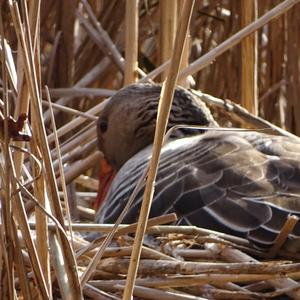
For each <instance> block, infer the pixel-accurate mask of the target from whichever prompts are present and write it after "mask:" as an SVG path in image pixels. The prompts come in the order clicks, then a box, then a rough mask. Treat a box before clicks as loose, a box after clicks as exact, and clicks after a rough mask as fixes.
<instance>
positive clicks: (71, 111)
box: [42, 100, 98, 122]
mask: <svg viewBox="0 0 300 300" xmlns="http://www.w3.org/2000/svg"><path fill="white" fill-rule="evenodd" d="M42 104H43V105H45V106H47V107H50V104H49V103H48V102H47V101H44V100H43V101H42ZM51 106H52V108H55V109H57V110H59V111H64V112H66V113H69V114H72V115H74V116H81V117H83V118H86V119H87V120H89V121H94V122H96V121H97V120H98V118H97V117H95V116H92V115H90V114H87V113H85V112H82V111H79V110H76V109H73V108H69V107H65V106H62V105H59V104H56V103H52V104H51Z"/></svg>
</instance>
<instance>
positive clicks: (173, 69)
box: [123, 1, 194, 300]
mask: <svg viewBox="0 0 300 300" xmlns="http://www.w3.org/2000/svg"><path fill="white" fill-rule="evenodd" d="M193 6H194V1H186V2H185V6H184V9H183V13H182V16H181V19H180V22H179V24H178V31H177V32H178V33H177V37H176V40H175V43H174V52H173V54H172V58H171V65H170V69H169V74H168V76H167V80H166V82H165V83H164V85H163V88H162V92H161V99H160V101H159V107H158V115H157V121H156V130H155V135H154V143H153V149H152V157H151V161H150V165H149V172H148V177H147V182H146V186H145V192H144V197H143V202H142V207H141V211H140V215H139V218H138V227H137V232H136V236H135V240H134V244H133V251H132V255H131V259H130V264H129V269H128V274H127V281H126V287H125V290H124V294H123V299H124V300H130V299H131V297H132V293H133V288H134V284H135V278H136V274H137V268H138V264H139V257H140V254H141V248H142V244H143V240H144V235H145V231H146V227H147V219H148V217H149V212H150V207H151V202H152V198H153V192H154V189H153V187H154V181H155V177H156V173H157V168H158V163H159V157H160V151H161V147H162V145H163V140H164V135H165V132H166V128H167V122H168V118H169V114H170V109H171V104H172V98H173V94H174V89H175V84H176V81H177V76H178V71H179V67H180V63H181V59H182V51H183V47H184V43H185V40H186V34H187V30H188V27H189V24H190V19H191V14H192V10H193Z"/></svg>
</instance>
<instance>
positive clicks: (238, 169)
mask: <svg viewBox="0 0 300 300" xmlns="http://www.w3.org/2000/svg"><path fill="white" fill-rule="evenodd" d="M160 90H161V87H160V86H159V85H154V84H133V85H130V86H128V87H125V88H123V89H121V90H120V91H119V92H118V93H116V94H115V95H114V96H113V97H112V98H111V99H110V101H109V102H108V104H107V105H106V106H105V108H104V110H103V111H102V113H101V115H100V116H99V121H98V124H97V130H98V143H99V149H100V150H101V151H103V153H104V155H105V157H106V159H107V161H108V162H109V164H110V165H111V166H112V168H113V169H114V170H115V171H116V172H117V175H116V176H115V177H114V179H113V180H112V184H111V186H110V188H109V190H108V191H107V193H106V196H105V199H104V201H103V202H104V203H103V204H102V205H101V207H100V208H99V210H98V212H97V216H96V220H97V222H105V223H113V222H115V220H116V219H117V217H118V216H119V214H120V213H121V211H122V210H123V208H124V206H125V204H126V202H127V200H128V199H129V197H130V195H131V193H132V191H133V189H134V187H135V185H136V183H137V180H138V179H139V177H140V176H141V174H142V172H143V170H144V169H145V168H146V165H147V164H148V162H149V158H150V154H151V143H152V141H153V136H154V130H155V122H156V114H157V105H158V100H159V95H160ZM176 124H193V125H203V126H208V127H216V126H218V125H217V123H216V121H215V120H214V119H213V117H212V114H211V113H210V111H209V109H208V108H207V107H206V106H205V104H204V103H202V102H201V101H200V100H199V99H198V98H196V97H194V96H193V94H191V93H190V92H189V91H187V90H185V89H183V88H180V87H178V88H177V89H176V90H175V94H174V100H173V105H172V109H171V114H170V119H169V124H168V127H172V126H173V125H176ZM299 192H300V142H299V140H298V139H296V138H295V139H293V138H288V137H283V136H273V135H267V134H264V133H259V132H255V131H251V132H250V131H239V132H237V131H230V132H228V131H213V130H212V131H206V132H204V133H203V130H202V132H200V131H199V130H192V129H186V128H185V129H178V130H176V131H175V133H174V134H173V135H172V137H171V138H170V140H169V141H168V142H167V144H166V145H165V146H164V147H163V149H162V154H161V160H160V165H159V170H158V175H157V180H156V184H155V193H154V198H153V203H152V207H151V212H150V217H154V216H158V215H162V214H166V213H171V212H175V213H176V214H177V216H178V218H179V224H185V225H196V226H199V227H204V228H208V229H212V230H217V231H220V232H223V233H229V234H233V235H236V236H240V237H245V238H247V239H249V240H250V241H253V242H254V243H255V244H260V245H265V246H270V245H272V243H273V242H274V239H275V238H276V236H277V234H278V232H279V230H280V229H281V227H282V226H283V224H284V223H285V221H286V218H287V216H288V215H289V214H295V215H298V216H299V215H300V210H299V211H297V209H294V210H291V208H290V207H289V203H292V202H297V201H300V199H299ZM102 196H103V195H102ZM142 196H143V188H142V189H141V190H140V192H139V193H138V195H137V197H136V199H135V202H134V204H133V205H132V207H131V208H130V209H129V211H128V213H127V214H126V216H125V219H124V221H123V222H124V223H132V222H135V221H136V220H137V218H138V212H139V207H140V204H141V200H142ZM278 199H280V200H281V201H280V202H281V203H283V204H284V206H279V205H277V204H276V203H277V202H276V201H277V200H278ZM274 201H275V202H274ZM295 236H300V224H297V225H296V226H295V228H294V231H293V234H292V235H291V237H295Z"/></svg>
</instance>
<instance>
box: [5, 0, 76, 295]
mask: <svg viewBox="0 0 300 300" xmlns="http://www.w3.org/2000/svg"><path fill="white" fill-rule="evenodd" d="M10 10H11V14H12V17H13V22H14V25H15V29H16V33H17V37H18V40H19V43H20V45H21V50H22V52H23V58H24V63H25V64H24V66H25V67H24V70H25V75H26V80H27V83H28V85H29V88H30V89H29V90H30V95H31V99H32V101H31V105H32V108H33V112H32V113H33V114H34V115H35V118H36V120H37V122H36V124H37V127H36V129H37V131H36V138H37V143H38V144H39V146H40V149H41V154H42V157H43V159H44V163H45V169H46V174H47V181H48V188H49V189H48V191H49V193H50V196H51V197H50V199H51V201H50V204H51V206H52V210H53V212H54V214H55V217H56V218H57V219H58V221H59V222H60V223H61V224H63V215H62V211H61V207H60V200H59V196H58V190H57V185H56V181H55V176H54V172H53V168H52V164H51V163H52V162H51V157H50V150H49V146H48V143H47V140H46V132H45V127H44V123H43V118H42V113H41V106H40V99H39V98H40V97H39V87H38V84H37V75H36V71H35V62H34V57H33V52H32V44H31V37H30V35H29V30H27V31H26V32H27V43H26V41H25V36H24V32H23V26H22V22H21V18H20V14H19V9H18V5H17V3H16V2H13V3H10ZM25 25H26V24H25ZM27 27H28V24H27ZM27 29H28V28H27ZM14 188H15V190H16V189H17V186H16V185H15V187H14ZM16 195H19V193H17V194H16ZM18 202H20V203H21V196H20V197H17V203H18ZM20 217H21V219H20V220H22V211H21V210H20V212H19V218H20ZM23 219H24V218H23ZM26 223H27V222H26V219H24V220H22V224H23V229H26V231H27V230H28V229H29V227H28V224H26ZM26 225H27V227H26ZM26 231H25V232H26ZM57 235H58V237H59V244H60V249H61V251H62V253H63V255H64V266H65V267H64V271H65V272H66V273H65V276H67V277H68V278H69V281H68V284H70V286H72V288H70V291H71V295H73V296H74V299H77V297H80V295H81V288H80V285H79V281H78V275H77V272H76V271H77V270H75V272H74V269H73V266H74V265H76V262H75V259H74V256H73V253H72V249H71V247H70V244H69V242H68V240H67V239H65V236H64V235H63V234H61V232H60V231H57ZM28 240H29V241H31V240H30V239H28ZM29 245H30V247H31V249H30V250H31V251H33V253H34V252H35V249H34V248H33V247H32V245H31V243H30V244H29ZM37 263H38V261H37V262H35V264H36V265H37ZM36 270H37V271H38V272H37V274H36V275H37V276H39V277H40V291H41V293H42V295H43V297H45V296H46V297H48V296H47V295H49V292H48V291H47V290H46V286H45V281H44V277H43V276H41V272H40V269H39V268H37V267H36Z"/></svg>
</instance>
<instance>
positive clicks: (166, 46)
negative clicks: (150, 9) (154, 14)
mask: <svg viewBox="0 0 300 300" xmlns="http://www.w3.org/2000/svg"><path fill="white" fill-rule="evenodd" d="M177 2H178V0H164V1H160V2H159V8H160V32H159V39H160V43H159V51H160V63H161V64H162V63H164V62H165V61H167V60H169V59H170V58H171V56H172V50H173V46H174V41H175V36H176V28H177ZM167 75H168V71H167V70H165V71H164V72H163V73H162V74H161V81H164V80H165V79H166V77H167Z"/></svg>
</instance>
